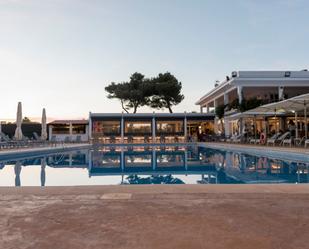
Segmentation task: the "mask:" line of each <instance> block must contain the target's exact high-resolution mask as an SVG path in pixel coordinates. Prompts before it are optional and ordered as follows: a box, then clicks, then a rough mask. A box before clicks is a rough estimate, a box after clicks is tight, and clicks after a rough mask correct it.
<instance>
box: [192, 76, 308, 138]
mask: <svg viewBox="0 0 309 249" xmlns="http://www.w3.org/2000/svg"><path fill="white" fill-rule="evenodd" d="M305 93H309V72H308V71H307V70H303V71H238V72H232V74H231V76H226V80H225V81H223V82H221V83H216V84H215V87H214V88H213V89H212V90H211V91H209V92H208V93H206V94H205V95H204V96H203V97H201V98H200V99H199V100H198V101H197V102H196V104H197V105H199V106H200V110H201V113H204V112H206V113H210V112H214V110H215V109H216V108H217V107H219V106H224V109H225V114H224V120H223V125H221V124H220V122H219V120H218V119H217V118H216V119H215V128H214V129H215V132H216V133H219V134H220V133H222V132H223V131H224V133H225V135H226V136H230V135H233V134H235V133H240V132H241V131H240V129H242V127H243V126H244V125H241V124H240V123H242V120H241V121H240V120H238V119H233V118H231V116H232V115H235V114H237V113H239V112H240V109H241V108H240V106H242V107H243V108H246V106H245V104H244V103H249V104H247V105H248V106H250V101H251V103H252V102H255V103H256V102H259V103H261V104H267V103H272V102H277V101H280V100H284V99H288V98H292V97H295V96H298V95H301V94H305ZM236 116H237V115H236ZM263 118H265V117H263ZM285 118H287V119H285ZM267 119H269V120H268V121H269V123H270V124H271V127H275V126H276V127H278V126H279V127H284V125H285V124H286V123H287V122H288V121H289V117H283V118H280V117H267ZM260 121H262V120H260ZM260 123H261V122H260ZM260 129H262V128H260Z"/></svg>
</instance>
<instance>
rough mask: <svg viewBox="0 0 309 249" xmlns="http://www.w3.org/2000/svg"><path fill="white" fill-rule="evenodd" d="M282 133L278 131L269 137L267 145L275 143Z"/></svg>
mask: <svg viewBox="0 0 309 249" xmlns="http://www.w3.org/2000/svg"><path fill="white" fill-rule="evenodd" d="M280 135H281V133H276V134H275V135H273V136H272V137H270V138H268V139H267V143H266V144H267V145H270V144H272V145H275V143H276V141H277V139H278V138H279V137H280Z"/></svg>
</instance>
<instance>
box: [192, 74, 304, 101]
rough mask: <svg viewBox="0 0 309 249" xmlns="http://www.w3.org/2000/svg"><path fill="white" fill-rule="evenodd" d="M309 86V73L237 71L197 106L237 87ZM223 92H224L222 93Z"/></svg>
mask: <svg viewBox="0 0 309 249" xmlns="http://www.w3.org/2000/svg"><path fill="white" fill-rule="evenodd" d="M279 85H282V86H300V87H302V86H309V71H305V70H302V71H288V70H287V71H235V72H232V75H231V76H227V78H226V79H225V80H224V81H222V82H221V83H219V84H218V85H217V86H216V87H214V88H213V89H211V90H210V91H209V92H207V93H206V94H205V95H204V96H202V97H201V98H200V99H199V100H198V101H197V102H196V103H195V104H196V105H200V104H201V103H202V102H203V101H205V100H206V99H207V98H209V97H211V96H214V95H215V94H217V93H218V92H219V91H220V90H229V89H233V87H236V86H261V87H266V86H279ZM221 92H222V91H221Z"/></svg>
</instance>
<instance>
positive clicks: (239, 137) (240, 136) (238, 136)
mask: <svg viewBox="0 0 309 249" xmlns="http://www.w3.org/2000/svg"><path fill="white" fill-rule="evenodd" d="M241 139H242V135H241V134H240V135H237V136H236V137H232V138H231V142H232V143H240V142H241Z"/></svg>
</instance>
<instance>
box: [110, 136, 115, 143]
mask: <svg viewBox="0 0 309 249" xmlns="http://www.w3.org/2000/svg"><path fill="white" fill-rule="evenodd" d="M109 141H110V143H111V144H114V143H116V137H115V136H111V137H110V139H109Z"/></svg>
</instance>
